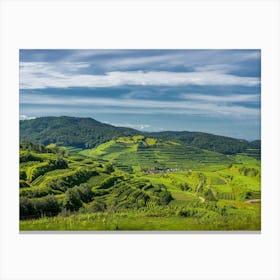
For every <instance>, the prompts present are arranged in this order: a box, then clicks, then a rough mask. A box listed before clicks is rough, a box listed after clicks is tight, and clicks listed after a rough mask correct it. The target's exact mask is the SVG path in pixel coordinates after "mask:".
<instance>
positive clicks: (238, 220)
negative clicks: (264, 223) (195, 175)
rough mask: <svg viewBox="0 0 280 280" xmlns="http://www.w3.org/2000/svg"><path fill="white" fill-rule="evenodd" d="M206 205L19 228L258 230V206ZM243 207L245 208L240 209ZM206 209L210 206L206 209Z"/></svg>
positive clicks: (27, 224) (80, 216)
mask: <svg viewBox="0 0 280 280" xmlns="http://www.w3.org/2000/svg"><path fill="white" fill-rule="evenodd" d="M239 207H240V208H238V206H237V207H235V206H233V205H229V206H226V203H225V204H223V206H222V205H218V206H217V205H212V207H209V204H208V205H207V207H205V208H199V211H198V210H197V209H196V210H195V209H194V208H193V209H192V210H190V208H187V207H171V206H168V207H165V208H164V209H163V208H161V207H156V208H155V209H149V210H147V209H140V210H128V211H123V212H121V213H109V212H105V213H90V214H77V213H76V214H72V215H70V216H68V217H65V216H56V217H49V218H48V217H44V218H41V219H34V220H27V221H20V230H29V231H32V230H45V231H46V230H81V231H83V230H111V231H122V230H124V231H126V230H157V231H159V230H160V231H165V230H172V231H177V230H178V231H180V230H248V231H249V230H260V229H261V219H260V205H259V204H252V205H246V206H242V205H241V204H239ZM244 207H246V208H244ZM206 208H208V209H209V208H210V209H211V208H212V210H207V211H206Z"/></svg>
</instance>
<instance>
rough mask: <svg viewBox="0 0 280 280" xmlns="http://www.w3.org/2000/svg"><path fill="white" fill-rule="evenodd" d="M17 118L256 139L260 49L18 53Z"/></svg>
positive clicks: (259, 95)
mask: <svg viewBox="0 0 280 280" xmlns="http://www.w3.org/2000/svg"><path fill="white" fill-rule="evenodd" d="M19 56H20V57H19V59H20V65H19V71H20V84H19V88H20V119H32V118H37V117H42V116H78V117H92V118H94V119H96V120H98V121H101V122H104V123H109V124H112V125H115V126H124V127H131V128H135V129H138V130H140V131H153V132H154V131H166V130H173V131H201V132H209V133H214V134H218V135H225V136H230V137H235V138H240V139H247V140H255V139H260V105H261V104H260V99H261V51H260V50H203V49H201V50H200V49H199V50H148V49H147V50H87V49H84V50H62V49H59V50H55V49H52V50H31V49H27V50H20V53H19Z"/></svg>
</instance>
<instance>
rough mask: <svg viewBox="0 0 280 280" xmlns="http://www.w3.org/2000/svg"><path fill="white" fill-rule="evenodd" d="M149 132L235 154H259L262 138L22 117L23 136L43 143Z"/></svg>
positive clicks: (88, 143)
mask: <svg viewBox="0 0 280 280" xmlns="http://www.w3.org/2000/svg"><path fill="white" fill-rule="evenodd" d="M139 134H141V135H144V136H147V137H148V136H150V137H153V138H156V139H159V140H161V141H174V142H177V143H183V144H187V145H190V146H194V147H198V148H200V149H205V150H209V151H214V152H219V153H223V154H230V155H234V154H237V153H243V154H246V155H250V156H253V157H255V158H258V159H259V158H260V152H261V142H260V140H256V141H252V142H249V141H246V140H241V139H235V138H230V137H225V136H218V135H214V134H209V133H203V132H188V131H163V132H153V133H147V132H145V133H144V132H142V131H141V132H140V131H137V130H135V129H131V128H125V127H115V126H112V125H109V124H104V123H101V122H98V121H96V120H94V119H92V118H78V117H67V116H62V117H41V118H36V119H32V120H23V121H20V140H21V141H30V142H35V143H42V144H44V145H47V144H50V143H56V144H57V145H65V146H74V147H79V148H83V149H86V148H93V147H96V146H98V145H99V144H102V143H105V142H107V141H110V140H116V139H118V138H119V137H122V136H134V135H139Z"/></svg>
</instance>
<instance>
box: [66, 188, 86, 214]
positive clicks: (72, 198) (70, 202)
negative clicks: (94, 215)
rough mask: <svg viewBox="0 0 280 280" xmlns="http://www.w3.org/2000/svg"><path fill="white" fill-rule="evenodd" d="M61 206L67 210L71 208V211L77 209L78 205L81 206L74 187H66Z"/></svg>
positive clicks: (78, 195)
mask: <svg viewBox="0 0 280 280" xmlns="http://www.w3.org/2000/svg"><path fill="white" fill-rule="evenodd" d="M63 206H64V207H65V208H66V209H67V210H71V211H77V210H79V208H80V207H82V201H81V197H80V194H79V192H78V190H77V189H76V188H72V189H68V190H67V191H66V192H65V198H64V201H63Z"/></svg>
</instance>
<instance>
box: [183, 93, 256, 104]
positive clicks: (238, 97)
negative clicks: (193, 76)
mask: <svg viewBox="0 0 280 280" xmlns="http://www.w3.org/2000/svg"><path fill="white" fill-rule="evenodd" d="M179 97H180V98H182V99H186V100H189V99H191V100H200V101H203V102H214V103H228V102H258V101H260V94H230V95H219V96H218V95H207V94H198V93H182V94H180V95H179Z"/></svg>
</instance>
